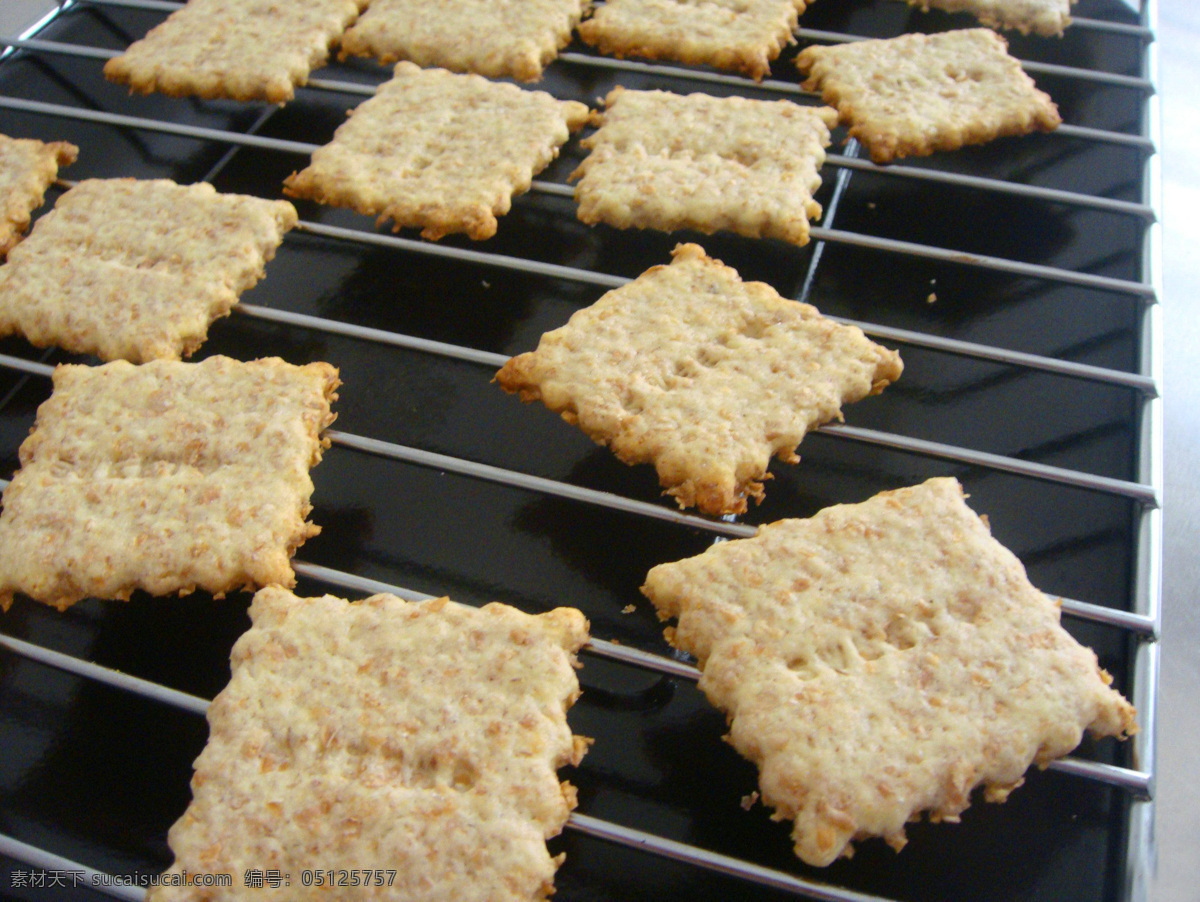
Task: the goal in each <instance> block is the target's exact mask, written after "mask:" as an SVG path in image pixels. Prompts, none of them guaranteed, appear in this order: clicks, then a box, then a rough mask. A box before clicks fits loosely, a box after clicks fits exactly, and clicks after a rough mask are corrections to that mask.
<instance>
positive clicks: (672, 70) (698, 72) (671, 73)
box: [558, 51, 820, 97]
mask: <svg viewBox="0 0 1200 902" xmlns="http://www.w3.org/2000/svg"><path fill="white" fill-rule="evenodd" d="M558 59H560V60H562V61H563V62H566V63H571V64H572V65H576V66H590V67H591V68H593V69H610V70H613V71H616V72H634V73H637V74H639V75H654V76H658V77H661V78H682V79H686V80H688V81H699V82H704V83H706V84H714V85H727V86H729V87H733V88H741V89H742V90H744V91H769V92H771V93H775V94H794V95H799V96H804V97H819V96H820V95H819V94H817V93H816V92H815V91H806V90H804V88H802V87H800V85H799V84H798V83H796V82H792V81H780V80H778V79H772V78H764V79H763V80H762V81H755V80H754V79H752V78H746V77H744V76H741V75H725V74H723V73H720V72H707V71H705V70H702V69H685V68H684V67H682V66H666V65H663V64H661V63H643V62H639V61H637V60H623V59H617V58H616V57H609V56H594V55H593V54H590V53H578V52H575V51H568V52H566V53H560V54H559V55H558Z"/></svg>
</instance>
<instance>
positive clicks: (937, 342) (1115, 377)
mask: <svg viewBox="0 0 1200 902" xmlns="http://www.w3.org/2000/svg"><path fill="white" fill-rule="evenodd" d="M235 309H236V308H235ZM826 318H827V319H831V320H833V321H834V322H837V323H841V324H843V325H847V326H858V328H860V329H862V330H863V332H864V333H866V334H867V335H870V336H872V337H873V338H882V339H884V340H885V341H895V342H901V343H903V344H908V345H915V346H917V347H922V348H930V349H932V350H936V351H945V352H946V353H949V354H958V355H960V356H963V357H973V358H977V359H979V360H989V361H992V362H995V363H1007V364H1011V365H1013V366H1021V367H1027V368H1029V369H1034V370H1044V371H1046V372H1050V373H1057V374H1058V375H1061V376H1070V377H1072V378H1076V379H1086V380H1088V381H1091V382H1101V383H1104V384H1107V385H1119V386H1123V387H1125V388H1132V389H1136V390H1137V391H1139V392H1141V393H1142V394H1143V395H1146V396H1147V397H1157V396H1158V394H1159V388H1158V384H1157V383H1156V382H1155V381H1154V379H1153V378H1152V377H1150V376H1143V375H1141V374H1140V373H1126V372H1122V371H1121V370H1110V369H1107V368H1105V367H1099V366H1092V365H1090V364H1087V363H1075V362H1074V361H1070V360H1059V359H1057V358H1054V357H1042V356H1040V355H1038V354H1026V353H1024V352H1023V351H1009V350H1006V349H1004V348H997V347H993V346H991V345H984V344H976V343H974V342H968V341H961V340H959V339H957V338H941V337H939V336H936V335H927V334H925V333H924V332H912V331H910V330H908V329H894V328H892V327H891V326H880V325H878V324H876V323H866V322H861V321H859V320H854V319H846V318H845V317H840V316H827V317H826Z"/></svg>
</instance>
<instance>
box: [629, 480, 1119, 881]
mask: <svg viewBox="0 0 1200 902" xmlns="http://www.w3.org/2000/svg"><path fill="white" fill-rule="evenodd" d="M642 591H643V592H644V593H645V594H646V595H647V596H648V597H649V598H650V599H651V601H653V602H654V605H655V607H656V608H657V609H658V612H659V615H660V616H661V617H663V618H664V619H665V618H668V617H675V618H678V626H677V627H676V628H675V629H674V630H668V638H670V640H671V642H672V644H674V645H675V646H676V647H677V648H681V649H684V650H686V651H689V652H691V653H692V654H694V655H696V657H697V658H698V659H699V662H700V667H701V670H702V676H701V679H700V686H701V688H702V689H703V691H704V692H705V694H706V695H707V696H708V698H709V700H710V701H712V702H713V704H715V705H716V706H717V707H718V708H720V709H721V710H722V711H724V712H725V714H726V715H727V717H728V718H729V721H730V741H731V742H732V744H733V746H734V748H736V749H737V750H738V751H739V752H740V753H741V754H742V755H744V756H745V757H747V758H748V759H750V760H751V761H753V762H754V763H755V764H756V765H757V766H758V768H759V785H760V787H761V790H762V798H763V801H764V802H765V803H766V804H767V805H770V806H772V807H773V808H775V814H774V817H776V818H778V819H789V820H794V821H795V826H794V829H793V832H792V838H793V840H794V841H795V848H796V854H797V855H799V856H800V858H801V859H803V860H804V861H805V862H807V863H809V864H812V865H827V864H830V863H831V862H833V861H834V860H835V859H837V858H838V857H839V856H841V855H847V854H849V853H850V851H851V849H850V845H849V844H850V842H851V841H852V840H856V839H862V838H866V837H871V836H882V837H883V838H884V839H886V840H887V841H888V842H889V843H890V844H891V845H893V846H894V847H896V848H899V847H901V846H902V845H903V844H904V842H905V837H904V826H905V824H906V823H907V822H908V821H909V820H911V819H913V818H915V817H917V816H919V814H920V813H921V812H924V811H928V812H929V813H930V816H931V818H932V819H933V820H946V821H956V820H957V819H958V815H959V814H960V813H961V812H962V811H963V810H964V809H965V808H966V807H967V806H968V804H969V797H970V794H971V791H972V789H974V788H975V787H976V786H978V785H980V784H983V785H984V786H985V787H986V797H987V798H988V800H990V801H1003V800H1004V799H1005V798H1006V797H1007V796H1008V794H1009V792H1010V791H1012V790H1013V789H1014V788H1016V787H1017V786H1019V785H1020V784H1021V782H1022V780H1023V775H1024V773H1025V771H1026V770H1027V769H1028V768H1029V766H1030V764H1034V763H1036V764H1038V765H1039V766H1045V765H1046V764H1048V763H1049V762H1050V761H1051V760H1052V759H1054V758H1058V757H1060V756H1062V755H1065V754H1067V753H1068V752H1070V751H1071V750H1072V749H1073V748H1075V746H1076V745H1077V744H1078V743H1079V741H1080V739H1081V738H1082V735H1083V731H1084V730H1085V729H1087V730H1090V731H1091V732H1092V733H1093V734H1094V735H1096V736H1114V735H1115V736H1122V735H1125V734H1128V733H1131V732H1133V731H1135V730H1136V726H1135V724H1134V713H1135V712H1134V710H1133V708H1132V706H1131V705H1129V703H1128V702H1126V701H1125V699H1124V698H1122V697H1121V696H1120V695H1119V694H1118V693H1117V692H1115V691H1114V690H1113V689H1111V688H1109V685H1108V684H1109V682H1110V678H1109V677H1108V675H1107V674H1106V673H1104V671H1102V670H1101V669H1100V668H1099V665H1098V663H1097V660H1096V656H1095V654H1094V653H1093V652H1092V651H1091V650H1090V649H1087V648H1084V647H1083V646H1081V645H1079V644H1078V643H1077V642H1076V641H1075V640H1074V639H1073V638H1072V637H1071V636H1070V635H1069V634H1068V633H1067V632H1066V631H1065V630H1064V629H1063V628H1062V627H1061V626H1060V624H1059V608H1058V606H1057V605H1056V604H1055V603H1054V602H1053V601H1051V600H1050V599H1049V598H1048V597H1046V596H1045V595H1044V594H1042V593H1041V592H1039V591H1038V590H1037V589H1035V588H1034V587H1033V586H1032V585H1031V584H1030V583H1029V580H1028V579H1027V577H1026V575H1025V569H1024V567H1023V566H1022V565H1021V562H1020V561H1019V560H1017V558H1016V557H1015V556H1014V555H1013V554H1012V553H1011V552H1009V551H1008V550H1007V549H1006V548H1004V547H1003V546H1002V545H1001V544H1000V543H999V542H997V541H996V540H995V539H993V538H992V537H991V535H990V532H989V529H988V526H987V524H986V523H985V522H984V521H983V520H982V519H981V518H980V517H978V516H976V515H975V513H974V512H973V511H971V509H970V508H969V507H967V505H966V503H965V501H964V498H963V493H962V488H961V487H960V486H959V484H958V483H957V481H955V480H953V479H931V480H929V481H928V482H926V483H924V484H922V485H918V486H915V487H913V488H906V489H899V490H897V491H891V492H884V493H882V494H880V495H876V496H875V497H874V498H871V499H869V500H868V501H865V502H863V503H861V504H854V505H838V506H836V507H830V508H826V509H825V510H823V511H821V512H820V513H818V514H817V515H816V516H814V517H812V518H811V519H808V520H781V521H779V522H776V523H772V524H769V525H767V526H763V527H762V528H760V529H759V531H758V534H757V535H756V536H754V537H753V538H750V539H742V540H737V541H730V542H724V543H721V544H719V545H714V546H713V547H712V548H711V549H709V550H708V551H706V552H705V553H704V554H701V555H699V556H697V557H694V558H690V559H687V560H683V561H679V562H676V563H672V564H663V565H661V566H658V567H655V568H654V569H653V570H651V571H650V573H649V575H648V576H647V578H646V585H645V586H644V587H643V588H642Z"/></svg>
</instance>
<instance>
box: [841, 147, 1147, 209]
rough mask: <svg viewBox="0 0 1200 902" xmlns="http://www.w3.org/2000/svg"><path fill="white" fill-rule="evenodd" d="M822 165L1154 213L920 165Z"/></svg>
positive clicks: (846, 161)
mask: <svg viewBox="0 0 1200 902" xmlns="http://www.w3.org/2000/svg"><path fill="white" fill-rule="evenodd" d="M825 164H826V165H829V166H837V167H839V168H842V169H855V170H859V171H861V172H874V173H876V174H878V175H888V176H897V177H900V178H909V179H918V180H920V181H926V182H935V183H938V184H943V185H955V186H957V187H961V188H976V189H978V190H980V191H998V192H1001V193H1003V194H1011V195H1013V196H1014V197H1030V198H1034V199H1036V200H1046V201H1051V202H1053V203H1060V204H1064V205H1068V206H1075V207H1089V208H1092V209H1096V210H1103V211H1105V212H1108V213H1118V214H1123V215H1127V216H1136V217H1138V218H1140V219H1144V220H1146V221H1147V222H1152V221H1153V220H1154V218H1155V217H1154V210H1153V209H1152V208H1151V207H1150V206H1149V205H1148V204H1140V203H1134V202H1132V201H1127V200H1115V199H1114V198H1111V197H1097V196H1095V195H1091V194H1080V193H1078V192H1076V191H1063V190H1061V189H1058V188H1043V187H1040V186H1037V185H1025V184H1021V183H1020V182H1008V181H1004V180H1003V179H991V178H983V177H981V176H975V175H963V174H962V173H959V172H945V171H943V170H940V169H926V168H924V167H921V166H905V165H904V164H902V163H901V164H895V163H893V164H888V165H887V166H881V165H880V164H878V163H872V162H871V161H870V160H864V159H860V158H858V157H850V156H845V155H843V154H827V155H826V157H825Z"/></svg>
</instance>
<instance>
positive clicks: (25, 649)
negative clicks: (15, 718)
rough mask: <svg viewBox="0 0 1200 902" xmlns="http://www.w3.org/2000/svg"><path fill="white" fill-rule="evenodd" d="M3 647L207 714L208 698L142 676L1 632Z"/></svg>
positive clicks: (179, 706)
mask: <svg viewBox="0 0 1200 902" xmlns="http://www.w3.org/2000/svg"><path fill="white" fill-rule="evenodd" d="M0 648H3V649H6V650H7V651H10V652H12V653H13V654H17V655H20V656H21V657H23V658H28V659H29V660H31V661H37V662H38V663H39V664H45V665H46V666H47V667H53V668H54V669H56V670H62V671H65V672H67V673H72V674H74V675H75V676H80V677H85V678H87V679H89V680H95V681H96V682H98V683H104V684H105V685H107V686H113V687H115V688H117V689H123V690H125V691H126V692H132V693H134V694H135V695H140V696H142V697H144V698H149V699H153V700H154V701H156V702H162V703H163V704H166V705H170V706H171V707H173V708H180V709H182V710H184V711H190V712H192V713H193V714H204V713H205V712H206V711H208V700H207V699H203V698H199V697H198V696H195V695H189V694H188V693H186V692H180V691H179V690H178V689H172V688H170V687H169V686H162V685H160V684H158V683H153V682H151V681H150V680H143V679H141V678H140V677H135V676H130V675H129V674H127V673H121V671H119V670H113V669H112V668H111V667H103V666H101V665H99V664H93V663H92V662H91V661H84V660H82V659H81V658H76V657H74V656H72V655H66V654H63V653H62V652H58V651H53V650H52V649H49V648H43V647H42V646H40V645H35V644H34V643H32V642H25V641H23V640H21V639H14V638H13V637H12V636H6V635H4V634H3V633H0Z"/></svg>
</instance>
